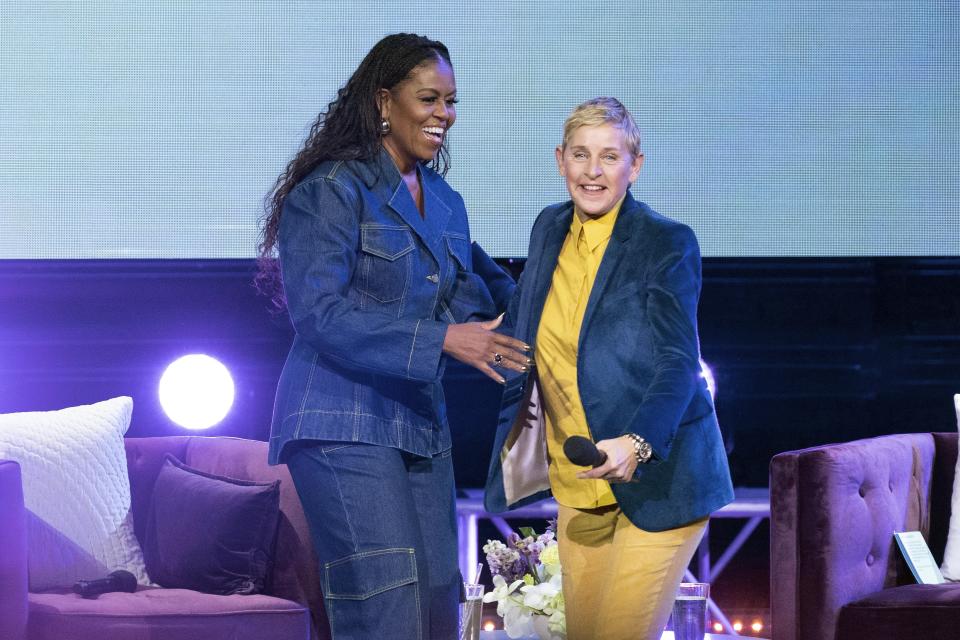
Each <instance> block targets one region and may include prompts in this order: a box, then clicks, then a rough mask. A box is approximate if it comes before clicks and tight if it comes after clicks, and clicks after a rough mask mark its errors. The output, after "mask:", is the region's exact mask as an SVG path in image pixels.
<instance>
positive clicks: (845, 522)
mask: <svg viewBox="0 0 960 640" xmlns="http://www.w3.org/2000/svg"><path fill="white" fill-rule="evenodd" d="M956 461H957V434H956V433H953V434H939V433H938V434H932V433H918V434H901V435H893V436H882V437H877V438H870V439H866V440H857V441H854V442H848V443H843V444H834V445H825V446H821V447H815V448H812V449H804V450H801V451H790V452H787V453H782V454H779V455H777V456H775V457H774V458H773V460H772V461H771V464H770V508H771V513H770V608H771V617H772V625H771V626H772V630H773V638H774V640H834V637H835V632H836V623H837V617H838V615H839V612H840V609H841V608H842V607H843V606H844V605H845V604H847V603H849V602H852V601H854V600H857V599H859V598H862V597H864V596H866V595H869V594H871V593H874V592H877V591H880V590H881V589H884V588H886V587H891V586H896V585H898V584H906V583H908V582H912V581H913V578H912V576H911V575H910V572H909V569H908V568H907V567H906V564H905V563H904V562H903V561H902V559H901V558H900V554H899V551H898V550H897V547H896V542H895V541H894V540H893V532H894V531H911V530H919V531H921V532H923V534H924V536H925V537H926V538H927V540H928V542H929V543H930V545H931V550H932V551H933V553H934V556H935V557H936V558H937V560H938V562H939V561H940V560H942V556H943V549H944V546H945V543H946V531H947V526H948V524H949V517H950V507H949V503H950V496H951V494H952V489H953V475H954V467H955V465H956Z"/></svg>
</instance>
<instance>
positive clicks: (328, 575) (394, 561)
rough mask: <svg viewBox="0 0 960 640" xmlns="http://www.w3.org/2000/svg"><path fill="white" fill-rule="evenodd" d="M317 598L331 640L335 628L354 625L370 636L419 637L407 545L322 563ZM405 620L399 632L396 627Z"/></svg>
mask: <svg viewBox="0 0 960 640" xmlns="http://www.w3.org/2000/svg"><path fill="white" fill-rule="evenodd" d="M323 596H324V600H325V601H326V606H327V615H328V617H329V618H330V626H331V627H332V629H333V630H334V637H335V638H336V637H337V631H338V630H343V631H345V630H348V629H360V628H362V629H368V630H370V631H371V637H384V638H389V637H396V638H401V637H403V638H420V637H421V633H420V621H421V612H420V608H421V603H420V591H419V585H418V584H417V559H416V554H415V553H414V550H413V549H411V548H398V549H377V550H375V551H365V552H361V553H356V554H353V555H350V556H346V557H344V558H340V559H338V560H334V561H333V562H329V563H326V564H325V565H324V566H323ZM407 623H409V628H407V629H406V630H405V631H403V630H401V629H398V628H397V627H398V626H406V625H407ZM379 625H382V627H380V630H379V632H378V631H377V630H376V629H377V628H378V627H379ZM378 633H379V634H380V635H378Z"/></svg>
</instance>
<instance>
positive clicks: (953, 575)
mask: <svg viewBox="0 0 960 640" xmlns="http://www.w3.org/2000/svg"><path fill="white" fill-rule="evenodd" d="M953 408H954V409H955V410H956V412H957V430H958V431H960V393H958V394H957V395H955V396H953ZM940 573H942V574H943V577H944V578H946V579H947V580H950V581H951V582H956V581H958V580H960V456H958V457H957V468H956V470H955V471H954V476H953V497H952V498H950V528H949V529H948V530H947V548H946V549H944V551H943V564H942V565H940Z"/></svg>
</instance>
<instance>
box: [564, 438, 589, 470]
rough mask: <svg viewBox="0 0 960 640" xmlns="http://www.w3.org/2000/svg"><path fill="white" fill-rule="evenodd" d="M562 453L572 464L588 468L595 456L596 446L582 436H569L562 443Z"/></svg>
mask: <svg viewBox="0 0 960 640" xmlns="http://www.w3.org/2000/svg"><path fill="white" fill-rule="evenodd" d="M563 453H564V454H565V455H566V456H567V458H568V459H569V460H570V462H572V463H573V464H576V465H579V466H581V467H589V466H591V465H593V462H594V459H595V458H596V456H597V445H595V444H593V443H592V442H591V441H590V440H589V439H587V438H584V437H583V436H570V437H569V438H567V440H566V442H564V443H563Z"/></svg>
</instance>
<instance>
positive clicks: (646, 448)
mask: <svg viewBox="0 0 960 640" xmlns="http://www.w3.org/2000/svg"><path fill="white" fill-rule="evenodd" d="M638 453H639V454H640V458H641V459H642V460H643V461H644V462H646V461H647V460H649V459H650V456H652V455H653V447H652V446H650V443H649V442H644V443H642V444H641V445H640V449H639V450H638Z"/></svg>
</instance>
